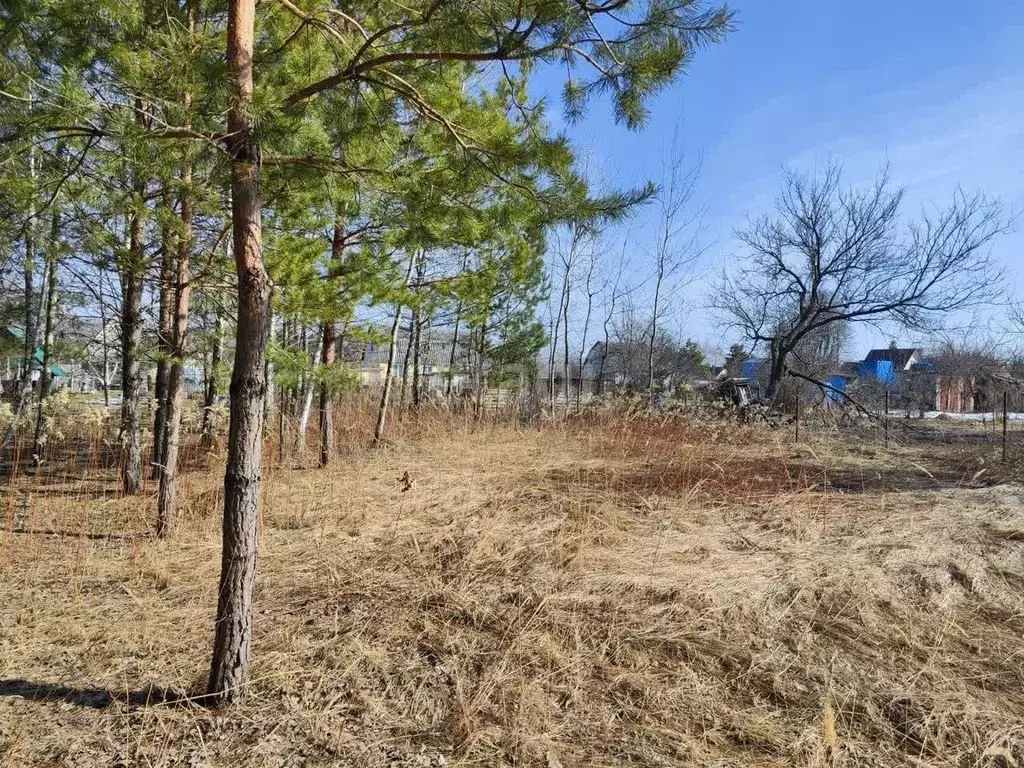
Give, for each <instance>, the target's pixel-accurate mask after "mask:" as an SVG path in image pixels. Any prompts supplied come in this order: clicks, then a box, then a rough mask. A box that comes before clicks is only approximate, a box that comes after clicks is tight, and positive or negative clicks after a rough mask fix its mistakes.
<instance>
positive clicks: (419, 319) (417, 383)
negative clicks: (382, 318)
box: [410, 254, 427, 408]
mask: <svg viewBox="0 0 1024 768" xmlns="http://www.w3.org/2000/svg"><path fill="white" fill-rule="evenodd" d="M426 271H427V258H426V255H425V254H421V255H420V258H419V259H418V260H417V262H416V285H417V286H418V287H420V288H422V286H423V281H424V280H425V279H426ZM410 330H411V333H410V337H411V338H410V341H411V342H412V344H413V352H412V406H413V408H419V405H420V387H421V385H422V380H421V371H420V341H421V337H422V331H423V309H422V308H421V307H420V308H417V309H416V312H415V314H414V315H413V323H412V328H411V329H410Z"/></svg>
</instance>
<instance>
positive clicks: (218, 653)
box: [207, 0, 271, 704]
mask: <svg viewBox="0 0 1024 768" xmlns="http://www.w3.org/2000/svg"><path fill="white" fill-rule="evenodd" d="M255 16H256V0H229V2H228V36H227V37H228V43H227V49H228V50H227V63H228V73H229V76H228V83H229V86H230V89H231V91H232V94H233V96H234V101H233V103H232V105H231V109H230V111H229V113H228V137H229V138H228V140H227V141H228V150H229V154H230V156H231V192H232V194H231V213H232V216H231V220H232V222H231V223H232V230H233V236H234V254H235V269H236V272H237V275H238V323H237V333H236V338H235V364H234V370H233V371H232V374H231V421H230V428H229V436H228V460H227V469H226V471H225V473H224V526H223V551H222V555H221V575H220V588H219V595H220V597H219V599H218V601H217V618H216V622H215V636H214V642H213V657H212V659H211V663H210V680H209V684H208V685H207V694H208V696H209V697H210V698H211V699H212V700H213V702H214V703H217V704H226V703H230V702H233V701H237V700H238V699H240V698H242V697H243V696H244V695H245V693H246V689H247V688H248V685H249V678H250V676H251V654H252V613H253V610H252V608H253V606H252V598H253V585H254V583H255V578H256V521H257V518H258V515H259V499H260V481H261V471H262V463H263V462H262V459H263V456H262V448H263V441H262V435H263V400H264V397H265V396H266V393H267V379H266V369H265V368H264V362H265V357H264V355H265V349H266V342H267V319H268V317H267V316H268V314H269V312H270V291H271V284H270V277H269V275H268V274H267V270H266V267H265V266H264V263H263V254H262V241H263V238H262V231H261V230H262V221H261V211H260V176H259V174H260V171H259V168H260V147H259V144H258V140H257V138H256V136H255V135H254V133H253V130H252V125H251V124H250V118H249V114H250V109H251V104H252V96H253V72H252V58H253V37H254V26H255Z"/></svg>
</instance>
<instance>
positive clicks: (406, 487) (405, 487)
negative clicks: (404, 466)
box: [398, 470, 416, 493]
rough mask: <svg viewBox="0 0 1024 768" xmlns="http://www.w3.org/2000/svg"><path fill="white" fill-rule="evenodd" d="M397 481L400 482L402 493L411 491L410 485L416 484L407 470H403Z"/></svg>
mask: <svg viewBox="0 0 1024 768" xmlns="http://www.w3.org/2000/svg"><path fill="white" fill-rule="evenodd" d="M398 482H399V483H401V484H402V489H401V491H402V493H405V492H406V491H411V490H412V487H413V486H414V485H415V484H416V481H415V480H413V479H412V478H411V477H410V476H409V470H405V472H403V473H402V476H401V477H399V478H398Z"/></svg>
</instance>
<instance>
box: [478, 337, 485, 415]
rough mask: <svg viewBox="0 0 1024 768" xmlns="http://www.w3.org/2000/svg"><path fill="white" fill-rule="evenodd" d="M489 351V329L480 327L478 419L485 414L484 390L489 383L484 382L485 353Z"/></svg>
mask: <svg viewBox="0 0 1024 768" xmlns="http://www.w3.org/2000/svg"><path fill="white" fill-rule="evenodd" d="M486 349H487V327H486V326H484V325H481V326H480V332H479V335H478V336H477V342H476V418H477V420H479V419H480V417H481V416H483V412H484V389H485V388H486V386H487V382H485V381H484V352H485V351H486Z"/></svg>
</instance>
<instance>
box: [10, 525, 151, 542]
mask: <svg viewBox="0 0 1024 768" xmlns="http://www.w3.org/2000/svg"><path fill="white" fill-rule="evenodd" d="M5 533H9V534H18V535H22V536H56V537H58V538H69V539H91V540H93V541H123V542H128V543H131V542H133V541H135V540H136V539H139V540H141V539H149V538H152V535H153V534H152V533H149V532H144V533H135V534H132V533H94V532H92V531H67V530H62V529H56V528H25V527H24V526H18V527H14V528H0V534H5Z"/></svg>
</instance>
